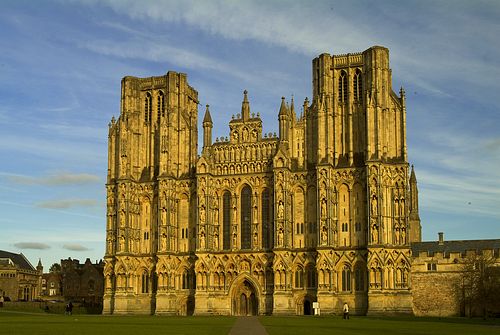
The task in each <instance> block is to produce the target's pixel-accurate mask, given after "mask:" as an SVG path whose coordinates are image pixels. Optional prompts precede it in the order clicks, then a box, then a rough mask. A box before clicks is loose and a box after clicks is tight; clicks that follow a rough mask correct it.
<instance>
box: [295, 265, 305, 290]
mask: <svg viewBox="0 0 500 335" xmlns="http://www.w3.org/2000/svg"><path fill="white" fill-rule="evenodd" d="M302 287H304V269H303V268H301V267H298V268H297V269H296V270H295V288H302Z"/></svg>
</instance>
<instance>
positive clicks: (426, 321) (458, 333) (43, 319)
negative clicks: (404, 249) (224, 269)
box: [0, 310, 500, 335]
mask: <svg viewBox="0 0 500 335" xmlns="http://www.w3.org/2000/svg"><path fill="white" fill-rule="evenodd" d="M235 320H236V318H235V317H213V316H208V317H201V316H195V317H157V316H101V315H72V316H65V315H55V314H46V313H24V312H18V311H7V310H0V334H15V335H24V334H30V335H31V334H37V335H38V334H39V335H45V334H47V335H80V334H91V335H100V334H105V335H113V334H119V335H129V334H130V335H150V334H186V335H190V334H194V335H204V334H228V333H229V330H230V329H231V327H232V325H233V323H234V322H235ZM259 320H260V322H261V323H262V324H263V325H264V327H265V328H266V330H267V332H268V333H269V335H276V334H297V335H300V334H307V335H313V334H323V335H324V334H338V335H341V334H346V335H365V334H366V335H378V334H383V335H392V334H408V335H424V334H425V335H428V334H439V335H447V334H453V335H467V334H471V335H472V334H473V335H489V334H499V335H500V320H498V319H496V320H493V319H490V320H486V321H484V320H481V319H465V318H442V319H438V318H410V317H407V318H401V317H394V318H374V317H352V318H351V319H350V320H342V318H341V317H334V316H325V317H276V316H271V317H265V316H263V317H259Z"/></svg>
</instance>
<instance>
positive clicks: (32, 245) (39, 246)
mask: <svg viewBox="0 0 500 335" xmlns="http://www.w3.org/2000/svg"><path fill="white" fill-rule="evenodd" d="M14 246H15V247H16V248H19V249H35V250H45V249H50V245H48V244H45V243H41V242H17V243H14Z"/></svg>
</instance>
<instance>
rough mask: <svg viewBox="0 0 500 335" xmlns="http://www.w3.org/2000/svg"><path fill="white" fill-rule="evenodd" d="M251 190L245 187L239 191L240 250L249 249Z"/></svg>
mask: <svg viewBox="0 0 500 335" xmlns="http://www.w3.org/2000/svg"><path fill="white" fill-rule="evenodd" d="M251 216H252V190H251V189H250V186H248V185H247V186H245V187H243V189H242V190H241V249H250V241H251V236H250V235H251V231H252V229H251V224H252V217H251Z"/></svg>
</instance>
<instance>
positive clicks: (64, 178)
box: [7, 172, 100, 186]
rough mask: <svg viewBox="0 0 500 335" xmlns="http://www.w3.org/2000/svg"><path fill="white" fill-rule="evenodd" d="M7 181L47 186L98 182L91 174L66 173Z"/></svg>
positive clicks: (96, 177) (13, 176) (16, 176)
mask: <svg viewBox="0 0 500 335" xmlns="http://www.w3.org/2000/svg"><path fill="white" fill-rule="evenodd" d="M7 179H8V180H10V181H11V182H13V183H17V184H23V185H49V186H61V185H81V184H94V183H98V182H99V181H100V178H99V176H96V175H93V174H88V173H77V174H73V173H66V172H63V173H59V174H53V175H49V176H41V177H31V176H22V175H10V176H8V177H7Z"/></svg>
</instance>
